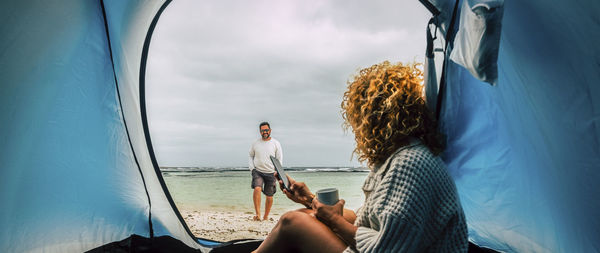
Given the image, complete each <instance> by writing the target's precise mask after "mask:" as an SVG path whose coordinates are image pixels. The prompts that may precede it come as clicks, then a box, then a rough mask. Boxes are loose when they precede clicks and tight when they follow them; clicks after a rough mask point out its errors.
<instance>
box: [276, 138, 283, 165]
mask: <svg viewBox="0 0 600 253" xmlns="http://www.w3.org/2000/svg"><path fill="white" fill-rule="evenodd" d="M275 158H277V160H279V162H280V163H281V164H282V165H283V152H282V150H281V144H280V143H279V141H277V142H276V143H275Z"/></svg>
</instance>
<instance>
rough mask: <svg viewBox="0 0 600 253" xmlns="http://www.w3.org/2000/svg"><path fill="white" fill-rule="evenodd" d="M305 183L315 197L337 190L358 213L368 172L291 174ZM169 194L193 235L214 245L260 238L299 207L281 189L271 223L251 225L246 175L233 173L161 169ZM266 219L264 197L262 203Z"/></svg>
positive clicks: (319, 170)
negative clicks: (321, 193) (328, 190)
mask: <svg viewBox="0 0 600 253" xmlns="http://www.w3.org/2000/svg"><path fill="white" fill-rule="evenodd" d="M288 174H289V175H290V176H291V177H293V178H294V179H296V180H297V181H302V182H305V183H306V184H307V185H308V186H309V187H310V189H311V191H312V192H313V193H314V192H316V191H317V190H319V189H323V188H330V187H334V188H338V190H339V193H340V198H343V199H344V200H346V206H345V207H346V208H348V209H352V210H356V208H358V207H360V205H362V203H363V201H364V196H363V193H362V190H361V186H362V183H363V182H364V179H365V178H366V175H367V172H365V171H364V170H351V171H347V170H343V169H342V168H303V169H296V170H294V171H289V172H288ZM163 177H164V179H165V182H166V183H167V187H168V188H169V192H170V194H171V196H172V197H173V200H174V201H175V203H176V205H177V208H178V209H179V211H180V213H181V214H182V216H183V218H184V220H185V221H186V224H187V225H188V227H189V228H190V230H191V231H192V233H193V234H194V235H195V236H196V237H198V238H204V239H210V240H215V241H230V240H236V239H250V238H252V239H264V238H265V237H266V236H267V235H268V233H269V232H270V231H271V230H272V229H273V227H274V226H275V224H276V223H277V221H278V220H279V217H280V216H281V215H282V214H284V213H285V212H287V211H291V210H296V209H299V208H302V207H303V206H302V205H300V204H297V203H294V202H292V201H291V200H289V199H287V197H285V195H283V193H281V191H280V190H279V189H277V192H276V193H275V196H274V203H273V207H272V210H271V214H270V215H269V218H270V219H269V220H266V221H254V220H252V218H253V216H254V206H253V204H252V189H251V188H250V180H251V179H250V171H247V170H243V169H237V170H228V169H223V170H209V171H205V170H196V171H194V170H189V169H179V170H176V169H169V170H163ZM261 200H262V202H261V212H262V213H261V214H264V201H265V196H264V195H262V198H261Z"/></svg>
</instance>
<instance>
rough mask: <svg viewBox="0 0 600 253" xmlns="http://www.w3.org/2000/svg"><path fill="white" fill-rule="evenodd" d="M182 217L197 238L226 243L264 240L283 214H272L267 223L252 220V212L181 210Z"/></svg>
mask: <svg viewBox="0 0 600 253" xmlns="http://www.w3.org/2000/svg"><path fill="white" fill-rule="evenodd" d="M181 215H182V216H183V218H184V219H185V222H186V223H187V225H188V226H189V227H190V230H192V233H193V234H194V235H195V236H196V237H199V238H205V239H211V240H215V241H223V242H225V241H230V240H235V239H264V238H265V237H266V236H267V235H268V234H269V232H271V230H272V229H273V227H275V224H277V221H278V220H279V217H280V216H281V213H272V214H271V215H269V220H266V221H254V220H252V218H253V217H254V213H253V212H250V211H248V212H240V211H204V210H203V211H186V210H181Z"/></svg>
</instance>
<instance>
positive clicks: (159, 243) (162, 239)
mask: <svg viewBox="0 0 600 253" xmlns="http://www.w3.org/2000/svg"><path fill="white" fill-rule="evenodd" d="M261 242H262V240H252V239H250V240H234V241H230V242H225V243H223V244H222V245H221V246H219V247H216V248H214V249H213V250H211V251H210V252H211V253H234V252H251V251H253V250H255V249H256V248H258V246H259V245H260V243H261ZM87 252H88V253H105V252H111V253H121V252H123V253H125V252H128V253H170V252H181V253H188V252H189V253H196V252H201V251H200V250H197V249H194V248H190V247H188V246H187V245H185V244H184V243H183V242H181V241H179V240H177V239H175V238H173V237H170V236H159V237H154V238H147V237H143V236H139V235H132V236H130V237H128V238H126V239H124V240H122V241H118V242H112V243H109V244H106V245H103V246H100V247H98V248H95V249H92V250H90V251H87ZM469 252H470V253H497V251H494V250H491V249H488V248H481V247H479V246H477V245H475V244H473V243H471V242H469Z"/></svg>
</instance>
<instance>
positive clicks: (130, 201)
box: [0, 0, 600, 252]
mask: <svg viewBox="0 0 600 253" xmlns="http://www.w3.org/2000/svg"><path fill="white" fill-rule="evenodd" d="M420 1H421V2H422V3H423V4H424V6H425V7H426V8H428V9H429V10H431V11H432V16H433V17H434V18H432V22H431V24H429V25H427V26H428V27H429V28H430V31H439V33H437V36H435V37H437V40H433V37H432V38H431V40H430V41H433V42H435V43H437V44H435V43H434V44H432V45H436V46H433V47H432V50H433V51H432V52H433V53H431V54H428V55H429V56H431V57H430V59H429V60H430V61H435V62H437V63H440V62H441V61H443V64H442V65H443V68H442V69H439V68H438V71H437V72H435V73H434V71H433V70H435V67H433V68H430V70H431V71H430V72H429V73H430V76H428V83H431V84H432V85H431V86H428V87H429V88H428V94H429V95H430V97H431V98H433V99H431V100H429V101H428V102H431V101H432V100H434V101H436V103H435V106H434V108H436V109H437V111H438V112H439V119H440V121H441V123H442V126H441V129H442V131H443V132H444V133H445V134H446V135H447V137H448V148H447V151H446V153H445V154H444V159H445V160H446V162H447V163H448V167H449V170H450V172H451V174H452V175H453V176H454V178H455V180H456V183H457V187H458V190H459V194H460V198H461V201H462V204H463V206H464V209H465V213H466V215H467V222H468V226H469V239H470V241H472V242H474V243H475V244H477V245H480V246H484V247H488V248H491V249H495V250H498V251H507V252H594V251H596V252H597V251H599V249H600V240H598V238H600V230H598V228H599V227H600V218H599V217H598V215H597V211H596V210H599V209H600V201H599V200H598V197H597V196H598V195H599V194H600V188H599V187H597V186H595V181H597V180H599V179H600V170H599V167H600V125H599V124H600V123H599V120H600V100H599V95H600V86H599V85H598V83H599V81H600V71H598V70H599V67H600V52H599V50H600V49H598V48H597V47H596V45H595V43H596V42H597V41H598V40H599V39H600V29H598V28H599V24H600V21H599V20H598V16H597V13H600V3H598V2H594V1H591V0H576V1H570V2H557V3H552V4H550V3H547V1H542V0H531V1H526V2H519V3H517V2H514V1H513V2H510V3H508V4H507V5H504V3H503V2H502V1H490V0H487V1H484V0H480V1H476V0H463V1H450V0H437V1H433V0H431V1H426V0H420ZM169 2H170V1H169V0H147V1H139V0H137V1H136V0H130V1H117V0H99V1H75V0H63V1H60V2H49V1H41V0H28V1H8V2H6V1H3V2H2V3H0V17H1V18H2V22H1V23H0V34H2V39H0V80H1V84H2V89H1V90H0V94H1V95H0V96H1V98H2V99H1V100H0V105H1V106H0V109H1V110H0V119H1V120H2V124H0V140H2V146H0V149H1V152H0V162H1V163H0V164H1V165H2V169H1V171H2V179H0V180H1V183H0V203H2V208H0V227H2V230H1V231H0V251H2V252H31V251H34V252H39V251H42V252H83V251H87V250H91V249H94V248H96V247H100V246H102V245H105V244H109V243H111V242H116V241H120V240H123V239H125V238H128V237H129V236H131V235H132V234H135V235H140V236H143V237H150V238H159V237H161V236H169V237H172V238H175V239H177V240H179V241H180V242H181V243H183V244H185V245H187V246H188V247H191V248H194V249H198V250H200V251H202V252H208V251H210V250H211V248H214V247H216V246H221V245H223V244H221V243H220V242H212V241H208V240H203V239H198V238H195V237H194V236H193V235H192V234H191V232H190V230H189V228H188V227H187V225H186V224H185V222H184V221H183V219H182V217H181V215H180V214H179V212H178V210H177V208H176V207H175V205H174V203H173V200H172V199H171V197H170V195H169V192H168V190H167V189H166V186H165V183H164V181H163V179H162V177H161V174H160V171H159V169H158V164H157V162H156V159H155V157H154V152H153V149H152V140H151V136H150V135H149V132H148V124H147V119H146V109H145V108H146V107H145V103H146V101H145V96H144V80H145V64H146V58H147V54H148V48H149V44H150V41H151V37H152V31H153V28H154V26H155V25H156V23H157V22H158V20H159V17H160V14H161V13H162V12H163V10H165V8H167V6H168V4H169ZM482 15H483V17H485V18H484V19H479V17H480V16H482ZM488 17H490V19H489V20H488V19H487V18H488ZM488 21H489V22H488ZM478 22H479V23H478ZM423 25H424V27H425V25H426V24H423ZM475 25H477V26H475ZM473 27H478V28H481V29H474V28H473ZM432 34H436V33H435V32H434V33H432ZM480 35H481V36H482V37H477V36H480ZM436 41H437V42H436ZM440 45H441V46H440ZM435 48H441V50H437V51H442V52H435V51H436V50H434V49H435ZM434 56H437V57H434ZM495 59H497V60H495ZM436 73H437V74H436ZM440 75H441V77H438V76H440ZM482 80H483V81H482ZM438 86H439V88H438Z"/></svg>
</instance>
